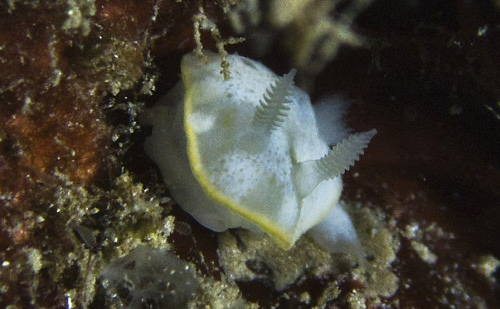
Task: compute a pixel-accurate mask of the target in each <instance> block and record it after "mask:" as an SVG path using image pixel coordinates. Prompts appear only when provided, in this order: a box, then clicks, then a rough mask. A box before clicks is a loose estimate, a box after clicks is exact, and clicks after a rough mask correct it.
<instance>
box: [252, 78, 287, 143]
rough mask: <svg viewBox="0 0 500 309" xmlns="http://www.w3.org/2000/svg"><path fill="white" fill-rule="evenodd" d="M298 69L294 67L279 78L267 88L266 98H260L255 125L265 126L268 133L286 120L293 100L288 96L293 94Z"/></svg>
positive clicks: (264, 128)
mask: <svg viewBox="0 0 500 309" xmlns="http://www.w3.org/2000/svg"><path fill="white" fill-rule="evenodd" d="M295 73H296V70H295V69H292V70H291V71H290V72H289V73H288V74H285V75H283V76H281V77H280V78H278V79H277V80H276V82H275V83H274V84H273V85H271V86H270V87H269V88H267V89H266V93H265V94H264V99H263V100H260V102H259V105H258V106H257V108H256V110H255V115H254V119H253V121H254V125H255V126H256V127H261V128H263V130H264V132H266V133H267V134H269V133H271V131H272V130H276V129H277V128H279V126H280V125H281V124H282V123H283V121H284V120H285V117H286V116H287V115H288V111H289V110H290V107H289V106H288V104H289V103H291V102H292V100H290V99H288V98H287V97H288V96H290V95H291V94H292V92H291V88H292V87H293V78H294V76H295Z"/></svg>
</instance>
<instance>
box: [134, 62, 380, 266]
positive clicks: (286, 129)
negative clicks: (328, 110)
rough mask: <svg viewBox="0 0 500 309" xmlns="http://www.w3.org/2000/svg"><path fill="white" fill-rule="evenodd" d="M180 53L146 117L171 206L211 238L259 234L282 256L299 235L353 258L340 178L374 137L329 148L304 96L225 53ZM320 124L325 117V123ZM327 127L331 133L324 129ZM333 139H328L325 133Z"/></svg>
mask: <svg viewBox="0 0 500 309" xmlns="http://www.w3.org/2000/svg"><path fill="white" fill-rule="evenodd" d="M227 61H228V63H229V64H230V72H231V78H230V79H229V80H227V81H226V80H224V79H223V77H222V75H221V74H220V73H219V71H220V65H219V64H220V62H221V58H220V56H218V55H217V54H213V53H206V58H201V57H198V56H196V55H194V54H188V55H186V56H184V58H183V59H182V63H181V71H182V80H181V81H180V82H179V83H178V84H177V85H176V86H175V87H174V88H173V90H172V91H171V92H170V93H168V94H167V95H166V96H165V97H164V98H163V99H161V100H160V102H158V103H157V104H156V105H155V106H153V107H152V108H150V109H149V110H147V111H146V112H145V113H144V115H143V116H142V117H143V123H144V124H147V125H152V135H151V136H150V137H148V138H147V140H146V145H145V148H146V152H147V154H148V155H149V157H150V158H151V159H152V160H153V161H154V162H156V164H157V165H158V166H159V168H160V170H161V173H162V176H163V178H164V181H165V183H166V185H167V187H168V189H169V191H170V193H171V195H172V196H173V198H174V199H175V200H176V201H177V202H178V203H179V205H180V206H181V207H182V208H183V209H184V210H185V211H187V212H188V213H189V214H191V215H192V216H193V217H194V218H195V219H196V220H197V221H198V222H199V223H201V224H202V225H204V226H206V227H207V228H209V229H211V230H214V231H224V230H226V229H228V228H239V227H241V228H246V229H249V230H251V231H253V232H255V233H262V232H265V233H267V234H268V235H270V236H271V237H272V238H273V239H274V240H275V242H276V243H277V244H279V245H280V246H281V247H283V248H285V249H288V248H290V247H291V246H293V244H294V243H295V241H296V240H297V239H298V238H299V237H301V236H302V235H303V234H304V233H306V232H308V231H309V235H310V236H312V237H313V239H315V240H316V241H317V242H318V244H320V245H321V246H323V247H324V248H325V249H327V250H328V251H331V252H339V251H340V252H347V253H353V254H355V255H357V257H358V258H360V257H361V252H362V249H361V247H360V245H359V241H358V239H357V236H356V232H355V230H354V228H353V225H352V223H351V221H350V218H349V216H348V215H347V213H346V212H345V211H344V210H343V209H342V207H341V206H339V205H338V202H339V197H340V193H341V191H342V181H341V178H340V177H341V175H342V174H343V173H344V172H345V171H346V170H347V169H348V168H349V167H350V166H351V165H352V164H353V163H354V162H355V161H356V160H357V159H358V158H359V156H360V155H361V154H362V153H363V151H364V149H365V148H366V147H367V145H368V143H369V141H370V139H371V138H372V137H373V136H374V135H375V133H376V131H375V130H371V131H368V132H364V133H357V134H352V135H350V136H349V137H347V138H346V139H344V140H342V141H340V142H338V143H337V144H336V145H335V146H333V148H331V149H330V147H329V146H328V144H327V142H326V141H325V139H324V138H323V137H322V132H320V127H321V124H318V123H317V122H318V120H319V119H325V117H316V116H315V113H314V110H313V107H312V105H311V103H310V99H309V96H308V95H307V94H306V93H305V92H303V91H302V90H300V89H299V88H298V87H296V86H295V85H294V83H293V77H294V74H295V71H294V70H292V71H291V72H290V73H288V74H285V75H283V76H281V77H278V76H277V75H275V74H274V73H273V72H272V71H271V70H270V69H268V68H267V67H265V66H264V65H263V64H261V63H259V62H257V61H254V60H251V59H249V58H245V57H242V56H238V55H229V56H228V57H227ZM326 118H327V117H326ZM330 127H331V126H330ZM331 133H332V134H335V133H336V132H331Z"/></svg>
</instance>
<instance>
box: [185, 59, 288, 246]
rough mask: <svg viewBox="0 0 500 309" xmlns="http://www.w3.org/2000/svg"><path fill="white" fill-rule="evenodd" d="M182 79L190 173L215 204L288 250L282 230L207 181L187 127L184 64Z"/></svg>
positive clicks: (189, 101) (189, 107)
mask: <svg viewBox="0 0 500 309" xmlns="http://www.w3.org/2000/svg"><path fill="white" fill-rule="evenodd" d="M182 67H183V68H182V78H183V80H184V85H185V88H186V94H185V97H184V130H185V131H186V137H187V153H188V158H189V161H190V164H191V171H192V172H193V174H194V176H195V177H196V179H197V180H198V182H199V183H200V185H201V187H202V188H203V190H204V191H205V193H206V194H207V195H208V196H209V197H210V198H212V199H213V200H215V201H216V202H218V203H220V204H222V205H224V206H226V207H227V208H229V209H230V210H232V211H234V212H235V213H237V214H239V215H240V216H242V217H244V218H245V219H247V220H249V221H251V222H253V223H254V224H256V225H258V226H259V227H260V228H261V229H263V230H264V231H265V232H267V233H268V234H269V235H271V236H272V237H273V238H274V240H275V241H276V242H277V243H278V245H280V246H281V247H282V248H284V249H288V248H290V247H291V246H292V245H293V237H287V235H286V233H284V231H283V230H281V229H278V228H277V227H276V224H273V223H272V222H269V221H268V220H267V219H266V218H263V217H261V216H258V215H256V214H254V213H252V212H250V211H248V210H247V209H244V208H243V207H241V205H239V204H237V203H235V202H234V201H232V200H231V199H229V198H228V197H227V196H225V195H224V194H223V193H222V192H220V191H219V190H217V188H215V187H213V186H212V185H211V183H210V181H209V178H208V176H207V173H206V171H205V169H204V168H203V164H202V163H201V162H202V160H201V158H200V151H199V147H198V140H197V137H196V133H195V132H194V130H193V129H192V128H191V126H190V125H188V115H190V114H191V113H192V98H193V97H194V94H196V93H195V91H194V89H193V88H194V87H190V86H189V85H190V84H191V78H190V77H191V76H190V75H189V73H188V72H187V71H188V70H186V69H185V68H184V63H183V64H182Z"/></svg>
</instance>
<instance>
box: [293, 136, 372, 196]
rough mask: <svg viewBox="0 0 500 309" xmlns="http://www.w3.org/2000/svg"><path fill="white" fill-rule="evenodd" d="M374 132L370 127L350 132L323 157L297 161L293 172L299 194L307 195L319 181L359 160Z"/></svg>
mask: <svg viewBox="0 0 500 309" xmlns="http://www.w3.org/2000/svg"><path fill="white" fill-rule="evenodd" d="M376 133H377V130H375V129H372V130H370V131H367V132H362V133H355V134H351V135H350V136H349V137H348V138H346V139H344V140H343V141H341V142H340V143H338V144H337V145H335V146H334V147H333V148H332V150H330V152H329V153H328V154H327V155H325V156H324V157H323V158H321V159H319V160H310V161H305V162H301V163H297V164H296V165H295V166H294V174H295V183H296V185H297V189H298V190H299V194H300V196H302V197H305V196H308V195H309V194H310V193H311V192H312V191H313V190H314V188H316V187H317V186H318V184H319V183H320V182H322V181H324V180H327V179H332V178H335V177H339V176H341V175H342V174H344V172H345V171H347V170H348V169H349V168H350V167H351V166H352V165H354V162H356V161H357V160H359V156H360V155H362V154H363V153H364V150H365V148H366V147H368V144H369V143H370V140H371V139H372V137H373V136H375V134H376Z"/></svg>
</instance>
